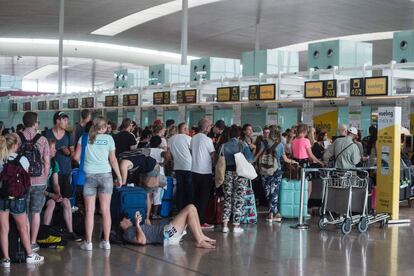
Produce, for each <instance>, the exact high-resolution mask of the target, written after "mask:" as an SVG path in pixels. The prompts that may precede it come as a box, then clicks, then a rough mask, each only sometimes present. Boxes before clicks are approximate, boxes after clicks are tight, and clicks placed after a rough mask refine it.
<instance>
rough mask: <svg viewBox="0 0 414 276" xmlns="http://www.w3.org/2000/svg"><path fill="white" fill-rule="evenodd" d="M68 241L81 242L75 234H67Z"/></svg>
mask: <svg viewBox="0 0 414 276" xmlns="http://www.w3.org/2000/svg"><path fill="white" fill-rule="evenodd" d="M68 236H69V239H70V240H71V241H74V242H81V241H83V239H82V238H81V237H79V236H78V235H77V234H76V233H75V232H72V233H68Z"/></svg>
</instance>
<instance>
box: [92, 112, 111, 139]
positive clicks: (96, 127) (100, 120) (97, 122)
mask: <svg viewBox="0 0 414 276" xmlns="http://www.w3.org/2000/svg"><path fill="white" fill-rule="evenodd" d="M107 124H108V122H107V120H106V119H105V118H104V117H102V116H98V117H96V118H95V119H94V120H93V125H92V127H91V129H90V130H89V144H93V143H95V139H96V136H97V135H98V132H99V131H100V130H101V129H103V128H104V127H106V126H107Z"/></svg>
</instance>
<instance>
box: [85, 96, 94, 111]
mask: <svg viewBox="0 0 414 276" xmlns="http://www.w3.org/2000/svg"><path fill="white" fill-rule="evenodd" d="M94 104H95V98H94V97H87V98H82V108H94V106H95V105H94Z"/></svg>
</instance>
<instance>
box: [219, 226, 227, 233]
mask: <svg viewBox="0 0 414 276" xmlns="http://www.w3.org/2000/svg"><path fill="white" fill-rule="evenodd" d="M221 232H223V233H228V232H229V228H228V227H223V229H221Z"/></svg>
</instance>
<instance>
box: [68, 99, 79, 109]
mask: <svg viewBox="0 0 414 276" xmlns="http://www.w3.org/2000/svg"><path fill="white" fill-rule="evenodd" d="M68 108H70V109H73V108H79V100H78V99H68Z"/></svg>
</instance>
